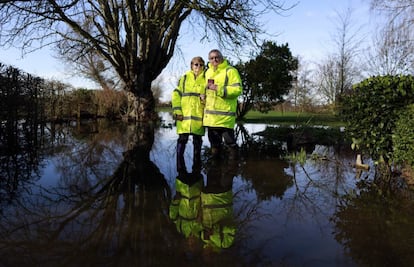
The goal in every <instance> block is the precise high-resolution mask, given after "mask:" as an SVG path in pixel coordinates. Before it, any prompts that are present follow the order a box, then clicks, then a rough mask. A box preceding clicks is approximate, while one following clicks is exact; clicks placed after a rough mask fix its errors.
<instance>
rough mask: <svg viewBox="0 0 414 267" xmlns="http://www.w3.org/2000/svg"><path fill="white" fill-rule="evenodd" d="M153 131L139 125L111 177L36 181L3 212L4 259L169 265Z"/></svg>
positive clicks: (165, 199)
mask: <svg viewBox="0 0 414 267" xmlns="http://www.w3.org/2000/svg"><path fill="white" fill-rule="evenodd" d="M153 131H154V128H153V126H152V125H140V126H139V127H138V128H137V131H135V132H136V133H137V134H136V135H134V136H133V140H132V141H131V142H130V144H129V149H128V150H127V151H126V152H125V154H124V159H123V161H122V162H121V164H120V165H119V167H118V168H117V169H116V170H115V172H114V173H113V175H111V176H110V177H107V178H104V179H102V180H99V179H98V180H96V181H95V182H93V181H89V187H88V188H86V187H84V186H83V185H78V184H75V183H74V182H80V180H75V181H71V183H72V184H71V185H70V186H69V187H59V188H56V189H54V190H53V191H51V190H49V189H46V188H40V189H39V190H38V192H37V193H36V194H29V195H28V196H27V197H26V198H25V199H22V200H20V201H18V202H16V204H15V206H14V207H13V208H10V209H8V210H7V212H5V213H4V214H2V215H3V216H2V220H1V223H0V225H1V232H2V238H1V245H0V246H1V248H2V250H1V251H2V252H1V260H0V261H1V262H2V264H3V265H4V266H23V265H24V264H29V265H30V266H34V265H38V266H75V265H76V266H117V265H122V264H123V263H125V264H134V263H135V264H136V266H138V265H140V264H141V265H140V266H155V265H158V266H160V265H164V264H165V265H166V264H168V263H169V260H168V257H167V255H170V256H173V255H174V251H173V250H171V249H170V248H171V247H175V246H176V245H177V244H176V241H177V240H178V239H177V238H175V235H176V233H175V229H174V228H173V227H170V228H168V227H165V226H168V225H169V224H168V221H169V218H168V206H169V202H170V196H171V192H170V188H169V186H168V184H167V183H166V181H165V179H164V176H163V175H162V174H161V173H160V171H159V169H158V167H157V166H156V165H155V164H154V163H153V162H151V161H150V157H149V152H150V150H151V147H152V144H153V141H154V132H153ZM75 176H76V175H73V177H75ZM65 182H66V183H68V182H69V181H68V180H66V181H65ZM73 187H77V190H71V189H72V188H73ZM81 189H82V190H81ZM154 203H157V205H154ZM16 255H19V256H18V257H16ZM161 255H164V256H161Z"/></svg>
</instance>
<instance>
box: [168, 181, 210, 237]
mask: <svg viewBox="0 0 414 267" xmlns="http://www.w3.org/2000/svg"><path fill="white" fill-rule="evenodd" d="M175 185H176V190H177V196H176V197H175V198H174V199H173V200H172V202H171V205H170V210H169V216H170V218H171V220H172V221H173V222H174V224H175V226H176V228H177V231H178V232H179V233H182V234H183V235H184V236H185V237H189V236H195V237H197V238H199V237H200V233H201V231H202V225H201V223H200V221H199V220H198V217H199V216H200V214H199V212H200V208H201V198H200V195H201V188H202V186H203V180H199V181H197V182H196V183H195V184H192V185H188V184H186V183H184V182H182V181H180V180H179V179H176V182H175Z"/></svg>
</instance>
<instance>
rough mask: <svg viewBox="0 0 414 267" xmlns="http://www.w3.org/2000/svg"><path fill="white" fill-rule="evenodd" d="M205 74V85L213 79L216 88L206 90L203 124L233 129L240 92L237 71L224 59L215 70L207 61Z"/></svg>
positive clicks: (240, 82)
mask: <svg viewBox="0 0 414 267" xmlns="http://www.w3.org/2000/svg"><path fill="white" fill-rule="evenodd" d="M205 76H206V78H205V79H206V85H207V82H208V80H209V79H213V80H214V84H217V85H218V89H217V91H215V90H209V89H207V90H206V106H205V110H204V118H203V125H204V126H210V127H224V128H230V129H233V128H234V125H235V123H236V111H237V98H238V96H239V95H240V94H241V93H242V81H241V78H240V74H239V72H238V71H237V69H236V68H234V67H232V66H230V64H229V63H228V61H227V60H226V59H225V60H224V61H223V62H222V63H221V64H219V65H218V66H217V69H216V70H214V69H213V67H212V66H211V64H210V63H209V68H208V69H207V70H206V75H205Z"/></svg>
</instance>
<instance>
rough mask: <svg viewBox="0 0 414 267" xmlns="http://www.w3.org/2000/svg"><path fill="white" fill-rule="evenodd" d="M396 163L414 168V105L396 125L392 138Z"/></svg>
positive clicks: (403, 113) (401, 116)
mask: <svg viewBox="0 0 414 267" xmlns="http://www.w3.org/2000/svg"><path fill="white" fill-rule="evenodd" d="M392 141H393V144H394V152H393V156H394V158H393V159H394V161H395V163H397V164H403V165H405V164H408V165H410V166H411V167H413V166H414V105H409V106H408V108H407V109H406V110H404V111H403V112H402V113H401V115H400V118H399V119H398V120H397V122H396V123H395V130H394V134H393V136H392Z"/></svg>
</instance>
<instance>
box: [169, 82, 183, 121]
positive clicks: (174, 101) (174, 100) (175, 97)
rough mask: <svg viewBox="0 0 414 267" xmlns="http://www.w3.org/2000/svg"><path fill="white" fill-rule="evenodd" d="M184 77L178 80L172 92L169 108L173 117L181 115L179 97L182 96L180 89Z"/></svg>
mask: <svg viewBox="0 0 414 267" xmlns="http://www.w3.org/2000/svg"><path fill="white" fill-rule="evenodd" d="M183 82H184V76H183V77H181V78H180V80H179V81H178V85H177V87H176V88H175V89H174V91H173V92H172V96H171V106H172V109H173V114H174V115H183V111H182V109H181V96H182V92H183V91H182V88H183Z"/></svg>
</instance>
